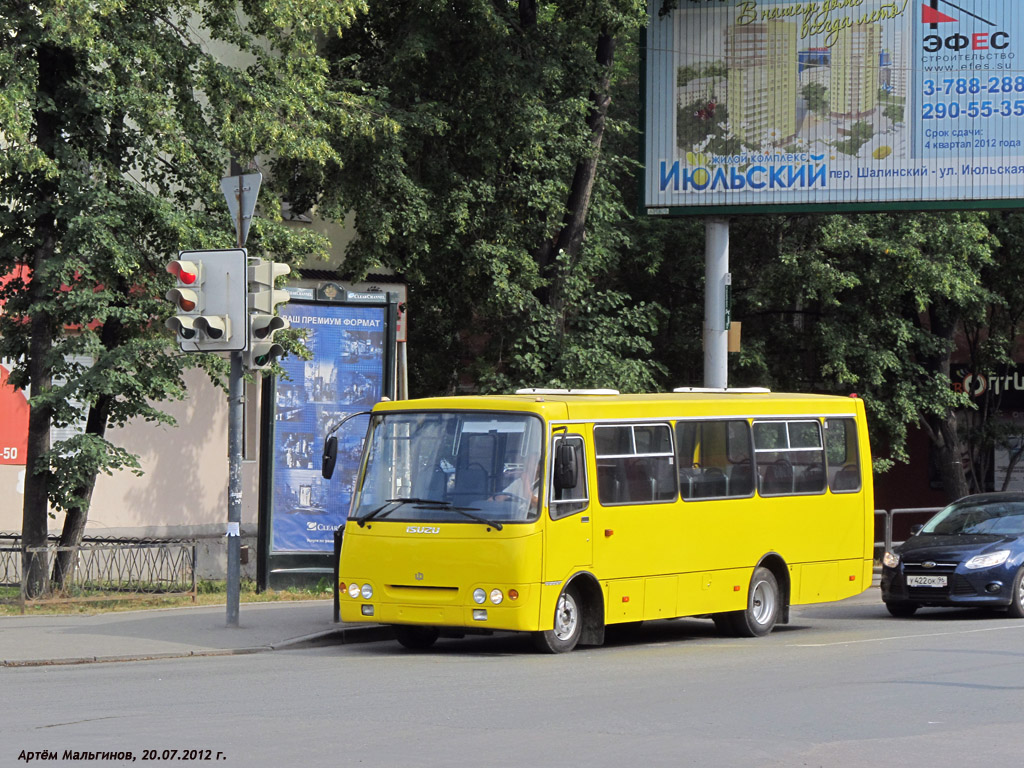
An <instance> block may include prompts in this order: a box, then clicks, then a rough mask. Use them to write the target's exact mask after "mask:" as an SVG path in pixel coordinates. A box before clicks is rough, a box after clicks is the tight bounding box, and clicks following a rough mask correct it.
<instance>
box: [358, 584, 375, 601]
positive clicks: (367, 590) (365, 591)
mask: <svg viewBox="0 0 1024 768" xmlns="http://www.w3.org/2000/svg"><path fill="white" fill-rule="evenodd" d="M359 594H361V595H362V596H363V600H369V599H370V598H371V597H373V587H371V586H370V585H369V584H363V588H362V590H360V592H359Z"/></svg>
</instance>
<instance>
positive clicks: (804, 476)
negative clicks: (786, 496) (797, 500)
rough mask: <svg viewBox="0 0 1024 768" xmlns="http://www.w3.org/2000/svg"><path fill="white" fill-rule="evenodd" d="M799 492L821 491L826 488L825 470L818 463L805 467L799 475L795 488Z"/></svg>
mask: <svg viewBox="0 0 1024 768" xmlns="http://www.w3.org/2000/svg"><path fill="white" fill-rule="evenodd" d="M793 490H795V491H796V492H798V493H820V492H821V491H824V490H825V470H824V469H823V468H822V467H821V466H820V465H818V464H812V465H811V466H808V467H804V468H803V471H802V472H801V473H800V474H799V475H798V476H797V479H796V481H795V483H794V489H793Z"/></svg>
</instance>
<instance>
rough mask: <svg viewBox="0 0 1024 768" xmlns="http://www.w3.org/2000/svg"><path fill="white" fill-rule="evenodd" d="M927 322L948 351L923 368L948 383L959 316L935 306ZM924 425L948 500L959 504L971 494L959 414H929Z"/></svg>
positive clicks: (927, 358)
mask: <svg viewBox="0 0 1024 768" xmlns="http://www.w3.org/2000/svg"><path fill="white" fill-rule="evenodd" d="M928 321H929V322H928V325H929V328H930V330H931V332H932V334H934V335H935V336H938V337H939V338H941V339H943V340H945V342H946V343H945V345H944V349H945V352H944V353H942V354H935V355H933V356H930V357H925V358H922V361H921V362H922V365H924V367H925V368H926V369H927V370H929V371H931V372H933V373H936V374H938V377H939V379H940V380H941V381H945V382H949V381H950V378H949V373H950V368H951V363H950V357H951V355H952V352H953V346H954V345H953V337H954V335H955V333H956V329H957V326H958V324H959V317H958V316H957V315H956V314H955V313H951V312H949V311H948V309H947V308H946V307H942V306H932V307H930V308H929V310H928ZM923 423H924V425H925V427H926V429H927V432H928V436H929V438H930V439H931V444H932V450H933V451H934V452H935V453H934V455H935V459H936V461H937V463H938V467H939V477H940V478H941V480H942V488H943V490H944V491H945V492H946V498H947V499H949V500H950V501H956V500H957V499H959V498H961V497H963V496H966V495H967V494H968V493H970V487H969V485H968V482H967V473H966V472H965V471H964V465H963V457H964V455H965V453H966V451H965V448H964V445H963V440H962V438H961V436H960V430H959V429H958V428H957V420H956V412H955V411H953V410H952V409H950V410H947V411H946V412H945V413H942V414H929V415H927V416H925V417H924V419H923Z"/></svg>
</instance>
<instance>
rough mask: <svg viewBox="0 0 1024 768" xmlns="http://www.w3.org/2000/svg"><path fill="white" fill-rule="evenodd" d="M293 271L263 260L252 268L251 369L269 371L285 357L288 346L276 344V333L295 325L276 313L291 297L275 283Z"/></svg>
mask: <svg viewBox="0 0 1024 768" xmlns="http://www.w3.org/2000/svg"><path fill="white" fill-rule="evenodd" d="M291 271H292V270H291V268H290V267H289V266H288V265H287V264H281V263H280V262H274V261H260V262H258V263H256V264H254V265H252V266H250V267H249V298H248V306H249V343H248V345H247V349H246V353H245V366H246V368H249V369H250V370H253V371H265V370H268V369H269V368H270V367H271V366H272V365H273V363H274V360H275V359H276V358H278V357H280V356H281V355H283V354H284V347H282V346H281V345H280V344H278V343H277V342H275V341H274V334H275V333H277V331H279V330H281V329H282V328H288V327H290V325H291V324H290V323H289V322H288V321H287V320H285V319H284V318H283V317H280V316H278V315H275V314H274V311H275V307H277V305H278V304H284V303H285V302H287V301H288V298H289V296H288V291H282V290H279V289H277V288H275V287H274V282H275V281H276V280H277V278H279V277H284V276H285V275H287V274H289V273H290V272H291Z"/></svg>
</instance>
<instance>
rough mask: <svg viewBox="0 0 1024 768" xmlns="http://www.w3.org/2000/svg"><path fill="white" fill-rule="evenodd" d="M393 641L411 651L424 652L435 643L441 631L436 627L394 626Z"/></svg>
mask: <svg viewBox="0 0 1024 768" xmlns="http://www.w3.org/2000/svg"><path fill="white" fill-rule="evenodd" d="M394 629H395V639H396V640H397V641H398V642H399V643H400V644H401V645H402V646H404V647H405V648H408V649H409V650H412V651H425V650H426V649H427V648H429V647H430V646H432V645H433V644H434V643H436V642H437V638H438V637H440V635H441V631H440V630H439V629H438V628H437V627H414V626H408V625H405V624H399V625H396V626H395V628H394Z"/></svg>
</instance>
